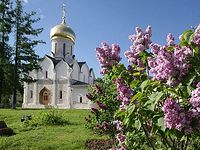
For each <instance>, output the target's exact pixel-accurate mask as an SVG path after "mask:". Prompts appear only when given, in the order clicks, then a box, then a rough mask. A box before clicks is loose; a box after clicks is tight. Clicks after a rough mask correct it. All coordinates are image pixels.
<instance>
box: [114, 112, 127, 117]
mask: <svg viewBox="0 0 200 150" xmlns="http://www.w3.org/2000/svg"><path fill="white" fill-rule="evenodd" d="M124 116H125V111H121V110H118V111H116V113H115V115H114V117H117V118H118V117H124Z"/></svg>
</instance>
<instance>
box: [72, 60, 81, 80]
mask: <svg viewBox="0 0 200 150" xmlns="http://www.w3.org/2000/svg"><path fill="white" fill-rule="evenodd" d="M79 73H80V68H79V65H78V64H77V62H75V63H74V64H73V71H72V79H75V80H79Z"/></svg>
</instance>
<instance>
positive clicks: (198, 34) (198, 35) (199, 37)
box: [192, 24, 200, 46]
mask: <svg viewBox="0 0 200 150" xmlns="http://www.w3.org/2000/svg"><path fill="white" fill-rule="evenodd" d="M192 41H193V42H194V43H195V44H197V45H198V46H200V24H199V25H198V26H197V28H196V29H195V31H194V37H193V40H192Z"/></svg>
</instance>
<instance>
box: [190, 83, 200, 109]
mask: <svg viewBox="0 0 200 150" xmlns="http://www.w3.org/2000/svg"><path fill="white" fill-rule="evenodd" d="M189 102H190V104H191V105H192V107H193V108H194V109H196V110H197V111H198V112H200V82H199V83H198V84H197V88H196V89H195V90H194V91H192V95H191V98H190V100H189Z"/></svg>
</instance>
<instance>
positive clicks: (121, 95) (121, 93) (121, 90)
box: [115, 78, 133, 110]
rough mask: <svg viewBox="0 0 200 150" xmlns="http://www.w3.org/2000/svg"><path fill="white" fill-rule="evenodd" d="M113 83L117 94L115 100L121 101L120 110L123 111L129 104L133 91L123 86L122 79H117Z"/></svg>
mask: <svg viewBox="0 0 200 150" xmlns="http://www.w3.org/2000/svg"><path fill="white" fill-rule="evenodd" d="M115 83H116V85H117V92H118V96H117V99H118V100H121V101H122V103H121V105H120V109H121V110H124V109H125V108H126V106H127V105H129V103H130V99H131V98H132V96H133V91H132V89H131V88H130V87H129V86H128V85H126V84H125V82H124V80H123V79H122V78H117V79H116V81H115Z"/></svg>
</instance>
